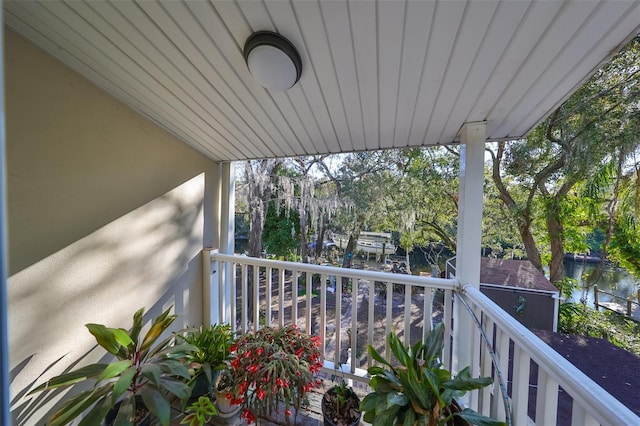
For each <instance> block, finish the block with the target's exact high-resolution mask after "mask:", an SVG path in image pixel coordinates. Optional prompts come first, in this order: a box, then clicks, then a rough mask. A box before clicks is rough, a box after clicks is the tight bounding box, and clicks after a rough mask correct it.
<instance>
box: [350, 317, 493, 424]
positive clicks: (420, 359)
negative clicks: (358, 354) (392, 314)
mask: <svg viewBox="0 0 640 426" xmlns="http://www.w3.org/2000/svg"><path fill="white" fill-rule="evenodd" d="M388 342H389V346H390V348H391V351H392V352H393V355H394V356H395V358H396V359H397V361H398V363H399V365H398V366H393V365H392V364H391V363H390V362H389V361H387V360H385V359H384V358H383V357H382V356H381V355H380V354H379V353H378V352H377V351H376V350H375V349H374V348H373V347H372V346H369V356H371V357H372V358H373V359H374V360H376V361H377V362H379V363H380V364H383V365H384V366H385V367H380V366H373V367H370V368H369V370H368V371H369V375H370V376H371V380H370V382H369V385H370V386H371V388H372V389H373V392H371V393H369V394H368V395H367V396H366V397H365V398H364V399H363V400H362V403H361V405H360V408H361V410H362V411H363V412H364V413H365V414H364V420H365V421H366V422H369V423H371V424H373V425H374V426H377V425H384V426H387V425H425V426H426V425H428V426H437V425H438V426H439V425H449V424H452V423H450V422H451V421H452V419H453V417H460V418H462V419H464V420H466V421H467V422H469V423H471V424H475V425H483V426H497V425H504V423H503V422H499V421H496V420H493V419H490V418H488V417H485V416H483V415H480V414H478V413H477V412H475V411H474V410H472V409H470V408H465V409H464V410H461V411H457V410H452V406H453V403H454V399H455V398H458V397H460V396H462V395H464V394H465V393H466V392H467V391H470V390H473V389H480V388H483V387H485V386H488V385H490V384H491V383H492V382H493V380H492V379H491V377H480V378H472V377H471V375H470V369H469V367H466V368H464V369H463V370H462V371H460V373H458V374H457V375H456V376H455V377H453V378H452V377H451V372H450V371H448V370H446V369H445V368H444V367H443V365H442V362H441V361H440V357H441V354H442V349H443V347H444V327H443V325H442V324H439V325H438V326H437V327H436V328H435V329H434V330H433V331H432V332H431V333H429V334H428V336H427V339H426V341H425V343H424V344H423V343H422V342H418V343H416V344H415V345H414V346H413V347H407V348H405V347H404V346H403V345H402V342H401V341H400V339H399V338H398V337H397V336H396V335H395V334H393V333H390V334H389V336H388Z"/></svg>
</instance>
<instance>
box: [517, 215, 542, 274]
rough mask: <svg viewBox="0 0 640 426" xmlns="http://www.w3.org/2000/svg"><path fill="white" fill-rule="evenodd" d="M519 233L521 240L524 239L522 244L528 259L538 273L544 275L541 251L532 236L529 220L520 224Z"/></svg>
mask: <svg viewBox="0 0 640 426" xmlns="http://www.w3.org/2000/svg"><path fill="white" fill-rule="evenodd" d="M518 232H519V233H520V238H522V244H523V245H524V251H525V252H526V253H527V259H528V260H529V262H531V264H532V265H533V266H534V267H535V268H536V269H537V270H538V271H540V272H543V273H544V269H543V267H542V258H541V257H540V251H538V246H537V245H536V241H535V239H534V238H533V235H532V234H531V225H530V224H529V221H528V220H523V221H522V222H521V223H520V222H519V223H518Z"/></svg>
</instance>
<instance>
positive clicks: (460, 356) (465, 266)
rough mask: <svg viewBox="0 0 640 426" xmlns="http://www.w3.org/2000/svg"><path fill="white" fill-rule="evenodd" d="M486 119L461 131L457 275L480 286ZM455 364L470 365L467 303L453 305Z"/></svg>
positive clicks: (470, 331) (456, 366) (470, 328)
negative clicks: (465, 306)
mask: <svg viewBox="0 0 640 426" xmlns="http://www.w3.org/2000/svg"><path fill="white" fill-rule="evenodd" d="M485 140H486V123H467V124H465V125H464V126H463V127H462V130H461V131H460V143H461V145H460V188H459V191H458V236H457V242H456V247H457V248H456V277H457V278H458V279H459V280H460V282H461V283H462V285H463V286H464V285H467V284H470V285H473V286H475V287H477V288H479V287H480V253H481V248H482V199H483V184H484V144H485ZM454 328H455V330H454V338H453V345H454V347H453V365H452V368H453V370H454V371H460V370H461V369H463V368H464V367H466V366H467V365H471V360H472V350H473V349H475V348H474V347H473V343H472V342H473V338H472V336H473V331H474V329H475V325H474V323H472V322H471V321H470V316H469V314H468V313H467V311H466V309H465V308H464V306H460V304H459V303H456V304H455V306H454Z"/></svg>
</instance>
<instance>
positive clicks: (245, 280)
mask: <svg viewBox="0 0 640 426" xmlns="http://www.w3.org/2000/svg"><path fill="white" fill-rule="evenodd" d="M248 287H249V266H248V265H247V264H246V263H245V264H244V265H242V288H241V290H240V300H241V301H242V322H241V323H240V329H241V330H242V332H243V333H246V332H247V323H248V321H249V320H248V318H249V312H248V306H249V305H248V304H247V294H248V290H247V288H248Z"/></svg>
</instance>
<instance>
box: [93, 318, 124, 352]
mask: <svg viewBox="0 0 640 426" xmlns="http://www.w3.org/2000/svg"><path fill="white" fill-rule="evenodd" d="M85 327H87V328H88V329H89V332H90V333H91V334H93V337H95V338H96V341H97V342H98V344H99V345H100V346H102V347H103V348H104V349H105V350H106V351H107V352H109V353H110V354H112V355H120V348H121V347H122V345H121V344H120V343H119V342H118V338H116V334H120V333H115V332H114V330H117V329H114V328H108V327H105V326H104V325H102V324H85Z"/></svg>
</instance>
